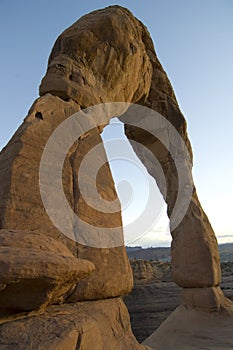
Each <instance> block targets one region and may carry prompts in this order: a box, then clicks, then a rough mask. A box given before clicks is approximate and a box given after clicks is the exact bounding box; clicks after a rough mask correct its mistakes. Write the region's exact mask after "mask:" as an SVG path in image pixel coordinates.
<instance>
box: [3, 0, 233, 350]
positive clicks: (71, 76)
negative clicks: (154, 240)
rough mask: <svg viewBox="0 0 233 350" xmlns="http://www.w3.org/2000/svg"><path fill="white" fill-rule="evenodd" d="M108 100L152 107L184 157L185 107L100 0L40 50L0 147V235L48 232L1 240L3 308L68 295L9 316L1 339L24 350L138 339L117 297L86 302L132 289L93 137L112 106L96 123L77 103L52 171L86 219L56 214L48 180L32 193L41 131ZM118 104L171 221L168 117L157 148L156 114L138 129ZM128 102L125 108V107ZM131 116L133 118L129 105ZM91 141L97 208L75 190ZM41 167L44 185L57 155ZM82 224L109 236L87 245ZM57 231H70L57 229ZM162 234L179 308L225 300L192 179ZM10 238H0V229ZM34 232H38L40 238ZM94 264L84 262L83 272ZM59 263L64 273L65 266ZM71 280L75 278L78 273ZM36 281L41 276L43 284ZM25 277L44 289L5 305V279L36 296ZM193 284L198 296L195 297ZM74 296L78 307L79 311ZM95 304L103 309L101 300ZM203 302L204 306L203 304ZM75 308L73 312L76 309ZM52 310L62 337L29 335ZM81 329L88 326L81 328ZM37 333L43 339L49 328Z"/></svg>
mask: <svg viewBox="0 0 233 350" xmlns="http://www.w3.org/2000/svg"><path fill="white" fill-rule="evenodd" d="M109 102H111V103H114V102H121V103H122V102H124V103H131V104H134V103H137V104H139V105H143V106H145V107H149V108H150V109H151V110H154V111H156V112H159V113H160V114H162V115H163V116H164V117H166V119H167V120H168V121H169V122H171V123H172V124H173V126H174V127H175V128H176V130H177V131H178V133H179V134H180V136H181V137H182V139H183V141H184V142H185V144H186V146H187V149H188V150H189V153H190V156H191V147H190V144H189V140H188V136H187V131H186V123H185V120H184V117H183V116H182V114H181V112H180V110H179V107H178V104H177V102H176V99H175V96H174V92H173V90H172V87H171V84H170V82H169V80H168V78H167V76H166V73H165V72H164V70H163V68H162V67H161V65H160V63H159V61H158V58H157V57H156V54H155V52H154V47H153V43H152V40H151V38H150V35H149V33H148V31H147V29H146V28H145V27H144V25H143V24H142V23H141V22H139V21H138V20H137V19H135V18H134V16H133V15H132V14H131V13H130V12H129V11H128V10H126V9H124V8H121V7H119V6H111V7H109V8H106V9H104V10H99V11H95V12H92V13H91V14H89V15H86V16H84V17H82V18H81V19H80V20H78V21H77V22H76V23H74V24H73V25H72V26H71V27H70V28H68V29H67V30H65V31H64V33H62V34H61V36H60V37H59V38H58V39H57V41H56V43H55V45H54V48H53V50H52V53H51V55H50V57H49V63H48V70H47V73H46V75H45V77H44V78H43V80H42V82H41V85H40V98H38V99H37V100H36V101H35V102H34V103H33V105H32V107H31V108H30V110H29V113H28V116H27V117H26V118H25V120H24V122H23V124H22V125H21V126H20V128H19V129H18V131H17V132H16V133H15V135H14V136H13V137H12V139H11V140H10V142H9V143H8V145H7V146H6V147H5V148H4V149H3V151H2V152H1V154H0V181H1V184H4V185H2V186H1V189H0V196H1V203H0V228H1V229H4V230H5V231H4V234H5V235H7V234H8V232H10V230H17V235H16V236H17V237H19V235H20V232H22V237H25V232H27V231H30V233H32V234H35V235H37V234H39V235H40V234H44V235H46V236H48V237H49V239H50V238H51V241H50V243H49V242H48V245H47V246H46V249H45V250H43V249H40V250H39V249H37V248H36V246H37V244H38V245H39V246H40V243H39V242H36V243H35V245H34V243H32V244H31V246H30V244H29V243H28V242H33V239H32V240H31V239H30V237H29V236H28V237H26V238H25V243H22V246H21V245H20V248H15V247H14V246H13V245H10V244H9V246H8V247H7V248H6V247H5V248H4V244H3V248H1V249H2V250H3V251H5V252H6V253H4V254H5V255H4V257H3V260H2V261H3V262H4V264H6V265H7V264H8V267H9V268H10V269H11V267H12V270H11V271H8V270H7V268H6V270H5V272H4V273H3V277H2V280H1V284H2V286H3V287H2V290H1V291H0V303H1V300H2V304H1V309H2V310H4V303H5V302H6V303H7V304H6V305H7V308H9V309H11V310H16V311H17V310H21V311H22V310H25V311H28V309H29V308H30V309H31V310H34V309H38V308H39V307H40V306H46V305H48V304H51V303H58V302H73V303H77V304H75V305H74V306H67V305H64V306H61V307H58V306H56V307H51V308H50V309H49V311H47V314H46V313H45V315H44V316H37V317H36V318H34V317H33V318H31V316H30V315H29V316H27V317H26V319H17V320H15V321H13V320H10V321H8V323H7V324H4V325H3V326H2V328H1V337H2V338H1V339H2V343H3V344H6V345H9V346H11V344H13V345H12V346H13V347H14V346H15V344H19V343H20V344H21V345H22V344H23V345H22V346H23V348H24V349H27V348H28V349H29V348H31V347H32V348H33V349H42V348H49V346H50V348H56V349H59V348H61V349H62V348H65V347H67V346H68V347H69V348H70V349H75V348H83V349H92V348H93V346H95V348H97V346H98V347H99V349H109V344H111V349H119V348H121V349H122V350H123V349H143V348H144V347H143V346H142V345H139V344H137V343H136V340H135V339H134V338H133V336H132V335H131V333H130V327H129V320H128V318H127V317H128V316H127V313H126V311H122V309H124V306H123V305H122V303H121V301H120V300H118V299H114V300H111V299H110V300H109V301H99V302H95V301H94V300H97V299H107V298H114V297H119V296H122V295H124V294H127V293H129V292H130V291H131V289H132V273H131V268H130V265H129V262H128V259H127V255H126V251H125V247H124V244H123V241H122V240H121V238H122V237H123V232H122V223H121V210H120V204H119V201H118V200H117V195H116V191H115V188H114V182H113V179H112V176H111V172H110V168H109V165H108V162H107V156H106V154H105V150H104V147H103V144H102V141H101V137H100V133H101V131H102V130H103V128H104V126H105V125H107V124H108V123H109V119H110V118H111V117H114V116H116V114H114V113H115V111H114V113H111V108H110V110H109V113H108V117H107V118H106V117H105V118H103V120H102V122H101V124H98V125H96V121H95V115H90V114H88V113H86V112H85V111H83V112H81V114H79V116H80V115H81V116H80V117H78V118H77V120H76V121H75V123H74V124H73V126H74V129H75V127H76V126H77V125H78V128H79V130H83V133H82V135H81V136H80V137H78V139H77V140H75V141H76V142H73V145H71V146H72V147H70V148H69V149H68V152H67V154H66V157H65V161H64V166H63V168H62V169H61V173H62V186H63V189H64V193H65V197H64V202H66V201H67V202H68V203H69V206H70V207H71V208H72V212H73V213H74V214H75V215H76V216H78V217H79V218H80V219H81V221H80V222H82V223H85V224H86V225H85V224H81V223H80V222H79V225H75V223H74V217H75V216H72V215H71V217H70V218H67V215H66V213H65V212H64V211H63V210H62V209H61V207H60V197H59V192H58V190H57V189H58V186H60V183H58V182H56V181H54V183H52V184H51V183H50V185H48V186H47V188H46V186H45V188H44V192H46V191H49V193H50V198H47V201H48V202H46V203H45V202H44V201H42V198H41V195H42V196H43V193H44V192H43V193H41V191H40V186H39V184H40V180H41V177H40V175H41V172H40V169H41V168H40V165H41V161H42V159H43V154H44V150H45V149H46V147H47V141H48V140H49V139H50V137H51V135H53V133H54V131H55V130H57V129H58V128H59V126H60V125H61V123H63V122H65V121H66V120H68V118H69V117H70V116H71V115H73V114H74V113H76V112H79V111H82V110H83V109H85V108H87V107H90V106H93V105H96V104H99V103H109ZM125 106H126V108H125V110H122V109H121V110H119V113H118V114H117V115H118V116H120V117H121V120H122V121H123V122H124V123H125V131H126V135H127V136H128V138H129V140H130V141H131V142H132V141H134V140H135V141H137V142H140V143H141V144H142V145H145V146H146V147H147V148H148V149H149V150H150V151H151V152H152V154H153V155H154V156H155V157H156V158H157V159H158V160H159V162H160V164H161V166H162V169H163V172H164V174H165V177H166V187H167V191H165V188H164V182H163V181H161V179H160V176H159V174H158V173H157V169H156V167H154V166H153V164H152V163H151V160H150V159H149V158H148V157H146V156H145V154H144V153H143V154H142V153H141V152H140V149H138V147H137V146H135V143H133V147H134V149H135V152H136V153H137V155H138V156H139V158H140V159H141V160H142V162H143V163H144V164H145V166H146V167H147V169H148V172H149V173H150V174H151V175H152V176H154V177H155V178H156V180H157V183H158V185H159V187H160V190H161V193H162V194H163V195H164V198H165V200H166V202H167V203H168V215H169V216H171V223H172V210H173V208H174V207H175V203H176V196H177V193H178V189H179V188H178V187H179V186H178V185H179V181H178V180H179V179H178V176H177V172H176V169H175V164H174V159H172V157H171V155H170V152H172V150H173V149H174V147H175V143H174V140H173V139H172V138H169V130H168V129H167V126H165V127H164V126H161V125H160V133H162V134H163V137H164V139H166V140H167V141H166V145H167V148H166V149H165V147H164V145H163V144H162V143H161V142H160V141H159V140H158V139H157V138H155V137H154V136H152V135H151V134H149V132H152V131H153V130H154V128H157V127H158V126H156V125H155V124H156V123H152V125H149V126H148V128H147V131H145V129H144V128H143V125H145V124H147V121H146V120H145V119H143V115H138V116H137V117H139V121H140V120H141V119H142V123H141V124H140V122H139V123H138V125H139V127H134V126H132V124H131V123H130V117H129V115H130V108H128V107H127V105H125ZM127 108H128V110H129V113H126V112H127ZM138 108H139V107H138ZM139 114H140V108H139ZM131 117H132V118H133V117H134V113H133V112H132V113H131ZM86 123H89V124H90V127H89V129H88V132H86V131H85V130H86V128H85V125H86ZM140 125H142V126H141V127H140ZM71 134H72V130H71V132H70V134H69V133H67V135H66V139H65V140H64V143H65V144H66V141H67V140H69V138H71V136H72V135H71ZM67 142H68V141H67ZM61 143H62V142H61ZM61 143H60V144H59V143H58V144H55V145H54V148H53V149H52V152H51V157H52V158H51V159H52V160H54V159H55V158H56V157H57V158H59V157H61V156H62V151H61V149H62V146H63V145H61ZM97 144H98V145H99V153H98V157H96V159H94V160H93V163H92V166H93V167H95V163H96V162H102V164H105V165H103V166H102V167H101V169H100V171H99V173H98V176H97V178H96V179H95V180H96V186H95V187H96V188H97V192H98V193H99V195H100V196H101V197H102V198H104V199H105V202H106V203H105V207H104V209H103V210H97V209H95V208H93V207H91V206H90V205H89V204H88V203H87V202H86V201H85V200H84V198H83V194H82V192H81V189H80V187H79V170H80V168H81V162H82V160H83V159H84V158H85V157H86V154H87V153H88V152H89V151H90V150H91V149H92V148H93V147H94V146H96V145H97ZM176 153H179V152H178V151H177V152H176ZM54 157H55V158H54ZM176 157H177V160H178V161H180V158H179V157H180V154H177V155H176ZM97 158H98V159H97ZM46 166H47V167H48V168H47V169H49V170H47V173H46V174H45V175H46V176H47V178H48V183H49V180H50V177H52V173H53V171H58V170H59V168H57V164H56V163H54V164H53V162H51V164H50V161H48V160H47V163H46ZM191 167H192V162H191V160H190V159H189V157H187V159H183V160H182V171H184V173H185V174H186V177H187V179H188V180H187V181H186V183H185V184H183V188H182V191H186V190H187V189H189V188H192V186H193V181H192V176H191ZM54 169H55V170H54ZM91 174H92V173H91V169H90V170H87V171H86V173H85V174H84V177H85V181H84V187H85V189H86V191H87V195H88V198H92V197H93V196H94V189H92V183H93V179H92V177H91ZM46 176H44V177H46ZM43 179H44V178H43ZM182 191H181V192H182ZM182 193H184V192H182ZM111 201H114V203H115V204H114V205H115V207H114V208H115V210H114V211H113V212H112V213H109V212H108V210H107V209H108V207H109V205H110V204H109V203H110V202H111ZM47 204H49V205H50V207H51V206H52V211H51V213H52V214H53V215H54V216H55V217H56V219H58V220H59V222H60V223H61V226H62V229H59V228H58V227H55V225H54V223H53V221H51V220H50V218H49V216H48V214H47V212H46V210H45V207H46V205H47ZM69 219H70V221H69ZM67 220H68V224H67ZM87 227H92V229H93V227H94V228H95V230H94V236H93V232H92V238H93V241H95V240H97V241H99V242H100V241H101V234H100V228H103V227H104V228H106V229H108V230H109V235H110V232H115V235H114V236H113V240H114V239H116V241H117V244H112V245H111V246H101V247H100V246H98V245H97V246H95V245H94V244H91V245H90V244H88V243H89V241H88V239H87V236H88V235H89V234H90V232H89V231H88V229H87ZM72 230H73V231H72ZM66 231H67V232H68V231H69V232H72V234H71V235H69V234H67V235H65V234H64V232H66ZM67 236H68V237H67ZM172 236H173V243H172V269H173V279H174V281H175V282H176V283H177V284H178V285H179V286H181V287H183V288H184V292H183V303H184V305H185V307H186V308H188V309H189V308H190V309H193V308H194V309H198V310H199V309H201V310H202V309H203V300H204V302H205V305H206V304H207V305H208V306H210V310H220V309H221V308H222V307H226V308H228V303H227V301H226V300H225V298H224V296H223V294H222V293H221V291H220V289H219V283H220V275H221V274H220V264H219V253H218V248H217V242H216V238H215V235H214V232H213V230H212V228H211V225H210V223H209V221H208V219H207V217H206V215H205V213H204V211H203V210H202V207H201V205H200V203H199V201H198V198H197V195H196V191H195V189H194V190H193V193H192V198H191V201H190V204H189V207H188V211H187V213H186V215H185V216H184V218H183V220H182V222H181V223H180V224H179V226H178V227H176V228H175V229H174V230H173V232H172ZM9 237H10V238H9V240H10V239H11V236H9ZM77 238H78V239H77ZM17 239H18V238H17ZM52 239H55V240H58V241H60V242H61V244H63V245H65V246H66V247H67V248H68V249H69V250H70V252H72V254H73V256H75V257H77V258H79V259H81V260H75V258H74V257H73V256H72V257H70V256H67V255H66V253H65V250H64V254H62V255H61V254H60V251H61V250H62V248H61V247H60V248H59V251H52V249H53V248H49V245H50V244H51V246H52V245H53V241H52ZM109 239H110V238H109ZM41 240H42V241H43V236H41ZM23 241H24V240H23ZM75 241H78V243H77V242H75ZM24 244H25V246H24ZM41 244H42V243H41ZM24 252H25V255H24ZM17 254H18V255H17ZM15 255H17V258H15V259H16V260H15V262H14V263H13V265H11V264H10V260H12V258H11V257H12V256H15ZM54 255H56V257H55V256H54ZM25 257H26V258H28V259H30V261H31V262H33V264H34V267H35V269H30V264H28V263H27V264H24V262H25ZM40 257H41V258H40ZM86 260H89V261H90V262H89V263H88V262H87V261H86ZM46 261H48V263H46ZM17 264H20V265H24V266H25V270H22V271H19V269H18V268H17ZM56 264H58V266H59V270H60V272H59V273H58V272H57V270H56V268H55V266H54V265H56ZM93 264H94V266H93ZM51 265H53V268H52V267H51ZM67 265H69V267H67ZM94 267H95V271H93V270H94ZM66 269H67V276H65V274H64V271H65V270H66ZM3 271H4V270H3ZM92 271H93V272H92ZM89 273H91V274H90V276H89V277H86V278H83V277H85V275H87V274H89ZM17 276H18V279H17V278H16V277H17ZM65 277H66V278H65ZM81 278H82V280H81V281H79V280H80V279H81ZM34 279H35V281H33V280H34ZM47 280H49V282H48V283H47ZM41 281H42V284H41ZM33 282H36V283H38V284H39V286H40V287H41V288H45V290H44V289H43V293H44V294H46V296H45V297H43V298H41V300H40V302H39V303H38V304H35V303H29V305H26V303H24V301H23V300H22V302H21V299H20V301H19V308H18V307H17V306H18V305H17V300H16V302H15V304H14V305H13V306H11V302H12V301H11V300H12V299H11V298H12V295H13V289H14V287H15V288H18V287H17V286H19V291H20V293H21V294H22V292H23V291H24V290H25V291H26V293H28V294H27V295H29V294H30V290H31V292H32V294H35V293H37V294H36V295H37V298H38V297H39V296H41V295H42V294H43V293H42V292H41V293H42V294H41V295H40V288H39V289H38V290H37V291H35V290H34V289H33ZM43 283H45V286H44V285H43ZM74 284H75V287H74ZM61 285H62V288H61ZM5 286H6V287H5ZM7 288H9V291H10V292H9V300H8V299H7V295H8V293H7V292H4V290H5V291H7ZM31 288H32V289H31ZM58 289H59V291H58ZM199 291H201V295H203V298H204V299H203V298H202V297H199V296H197V292H198V293H199ZM1 293H2V299H1ZM198 295H199V294H198ZM32 297H35V295H34V296H32ZM87 300H88V302H86V303H85V302H84V304H79V303H78V302H80V301H82V302H83V301H87ZM91 301H92V302H91ZM81 305H84V306H83V309H82V306H81ZM106 305H108V307H105V306H106ZM79 307H80V309H79ZM204 309H205V310H206V307H205V308H204ZM62 310H63V311H62ZM82 310H84V311H83V313H82ZM119 310H120V311H119ZM95 314H96V315H95ZM56 315H58V316H56ZM65 315H68V316H67V317H66V316H65ZM63 316H64V319H63ZM109 318H110V320H109V327H110V328H111V336H109V334H108V333H109V332H110V330H109V329H110V328H109V327H107V326H106V320H108V319H109ZM51 319H52V321H51ZM54 320H55V321H54ZM62 320H63V321H64V322H67V327H66V326H64V327H65V329H66V330H65V334H64V339H55V338H56V337H55V336H53V337H52V344H49V343H48V344H47V343H46V341H47V339H46V340H45V339H44V338H43V339H44V343H43V344H42V345H41V342H39V341H38V342H36V340H38V339H41V338H42V337H46V336H45V335H44V328H47V329H51V333H52V334H54V330H53V329H54V325H51V323H50V322H55V323H56V325H57V323H61V324H62ZM71 320H72V322H71ZM70 322H71V323H72V325H71V324H70ZM50 325H51V328H50ZM105 326H106V328H105ZM118 327H120V328H118ZM17 328H18V329H21V328H24V329H25V332H24V333H25V338H23V336H22V335H19V334H14V330H15V329H17ZM55 328H56V326H55ZM35 329H36V334H37V339H36V340H32V339H31V338H30V337H29V340H25V339H26V338H27V335H28V334H29V333H31V331H32V330H35ZM59 332H61V330H58V331H57V333H58V334H59ZM90 333H92V336H89V334H90ZM93 333H94V336H93ZM113 334H114V335H113ZM67 337H68V338H69V340H68V339H67ZM46 338H47V337H46ZM48 338H50V333H49V334H48ZM27 339H28V338H27ZM63 340H64V342H63ZM27 341H29V343H27ZM69 342H70V343H69ZM29 344H30V345H29ZM67 344H69V345H67ZM93 344H95V345H93ZM96 344H97V345H96ZM21 345H20V346H21ZM17 346H18V345H17ZM8 348H9V347H8ZM18 348H20V347H19V346H18Z"/></svg>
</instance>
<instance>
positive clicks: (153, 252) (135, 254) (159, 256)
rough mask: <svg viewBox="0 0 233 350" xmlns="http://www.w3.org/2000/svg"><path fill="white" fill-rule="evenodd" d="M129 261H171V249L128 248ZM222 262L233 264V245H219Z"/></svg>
mask: <svg viewBox="0 0 233 350" xmlns="http://www.w3.org/2000/svg"><path fill="white" fill-rule="evenodd" d="M126 250H127V254H128V257H129V259H143V260H159V261H171V253H170V252H171V249H170V247H158V248H142V247H126ZM219 252H220V258H221V262H228V261H231V262H233V243H225V244H220V245H219Z"/></svg>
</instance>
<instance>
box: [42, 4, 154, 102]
mask: <svg viewBox="0 0 233 350" xmlns="http://www.w3.org/2000/svg"><path fill="white" fill-rule="evenodd" d="M145 37H149V33H148V32H147V31H146V29H145V27H144V26H143V25H142V24H141V23H140V22H139V21H138V20H137V19H136V18H134V17H133V16H132V14H131V13H130V12H129V11H128V10H127V9H123V8H121V7H120V6H112V7H108V8H107V9H104V10H100V11H94V12H92V13H90V14H88V15H86V16H84V17H82V18H81V19H80V20H78V21H77V22H75V23H74V24H73V25H72V26H71V27H70V28H68V29H66V30H65V31H64V32H63V33H62V34H61V35H60V36H59V38H58V39H57V41H56V43H55V45H54V47H53V50H52V53H51V55H50V57H49V65H48V71H47V74H46V76H45V77H44V78H43V80H42V83H41V86H40V94H41V95H44V94H45V93H48V92H49V93H52V94H54V95H56V96H60V97H61V98H62V99H72V100H75V101H76V102H77V103H78V104H79V105H81V106H82V107H89V106H90V105H95V104H98V103H102V102H114V101H117V102H118V101H120V102H136V101H139V100H140V99H141V98H143V97H144V96H146V95H147V94H148V91H149V88H150V84H151V76H152V66H151V63H150V59H149V57H148V55H147V52H146V50H145Z"/></svg>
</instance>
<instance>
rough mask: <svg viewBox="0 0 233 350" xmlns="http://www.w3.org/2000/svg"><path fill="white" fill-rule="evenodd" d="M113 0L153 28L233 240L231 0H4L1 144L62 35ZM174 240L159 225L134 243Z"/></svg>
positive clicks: (219, 226)
mask: <svg viewBox="0 0 233 350" xmlns="http://www.w3.org/2000/svg"><path fill="white" fill-rule="evenodd" d="M114 4H118V5H122V6H125V7H127V8H129V9H130V10H131V11H132V12H133V14H134V15H135V16H136V17H138V18H139V19H140V20H142V21H143V23H144V24H145V25H146V26H147V27H148V29H149V31H150V33H151V36H152V38H153V40H154V43H155V49H156V52H157V54H158V57H159V59H160V61H161V63H162V65H163V67H164V69H165V70H166V72H167V74H168V77H169V79H170V80H171V83H172V86H173V88H174V91H175V94H176V97H177V99H178V103H179V105H180V108H181V111H182V112H183V114H184V116H185V118H186V120H187V123H188V132H189V136H190V139H191V144H192V148H193V153H194V179H195V184H196V187H197V191H198V194H199V198H200V200H201V203H202V205H203V207H204V209H205V211H206V213H207V215H208V216H209V219H210V221H211V223H212V225H213V228H214V230H215V232H216V235H217V237H218V241H219V242H220V243H223V242H229V241H231V242H232V241H233V223H232V219H231V217H232V197H233V184H232V179H233V164H232V163H233V162H232V161H233V155H232V149H233V138H232V131H233V67H232V62H233V40H232V38H233V1H232V0H218V1H217V0H144V1H143V2H142V1H141V2H140V1H135V0H129V1H114V2H112V1H103V0H94V1H85V2H84V1H83V2H79V1H77V0H76V1H75V0H66V1H61V0H50V1H45V0H41V1H33V0H32V1H29V0H22V1H18V2H17V1H13V0H0V18H1V21H0V27H1V33H2V37H1V65H0V76H1V84H0V89H1V90H0V103H1V131H0V148H2V147H3V146H4V145H5V144H6V143H7V141H8V140H9V139H10V137H11V136H12V134H13V133H14V131H15V130H16V129H17V127H18V126H19V125H20V123H21V122H22V120H23V118H24V117H25V116H26V114H27V111H28V110H29V108H30V106H31V104H32V102H33V101H34V100H35V99H36V98H37V97H38V87H39V84H40V81H41V78H42V77H43V75H44V74H45V71H46V66H47V59H48V56H49V53H50V51H51V48H52V46H53V44H54V42H55V40H56V38H57V36H58V35H59V34H60V33H61V32H62V31H63V30H64V29H65V28H67V27H68V26H70V25H71V24H72V23H73V22H75V21H76V20H77V19H78V18H79V17H81V16H82V15H84V14H86V13H88V12H90V11H92V10H95V9H99V8H103V7H105V6H109V5H114ZM120 168H122V169H124V167H123V166H122V167H120ZM117 176H119V177H120V174H119V175H117ZM136 198H137V196H136ZM164 225H165V224H163V227H165V226H166V225H165V226H164ZM164 231H166V230H164ZM169 242H170V239H169V235H168V234H163V235H162V234H161V233H160V232H159V228H158V229H157V233H155V232H150V233H149V234H147V235H146V236H144V237H143V239H141V240H138V241H136V242H135V244H142V245H145V246H146V245H167V244H169Z"/></svg>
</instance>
